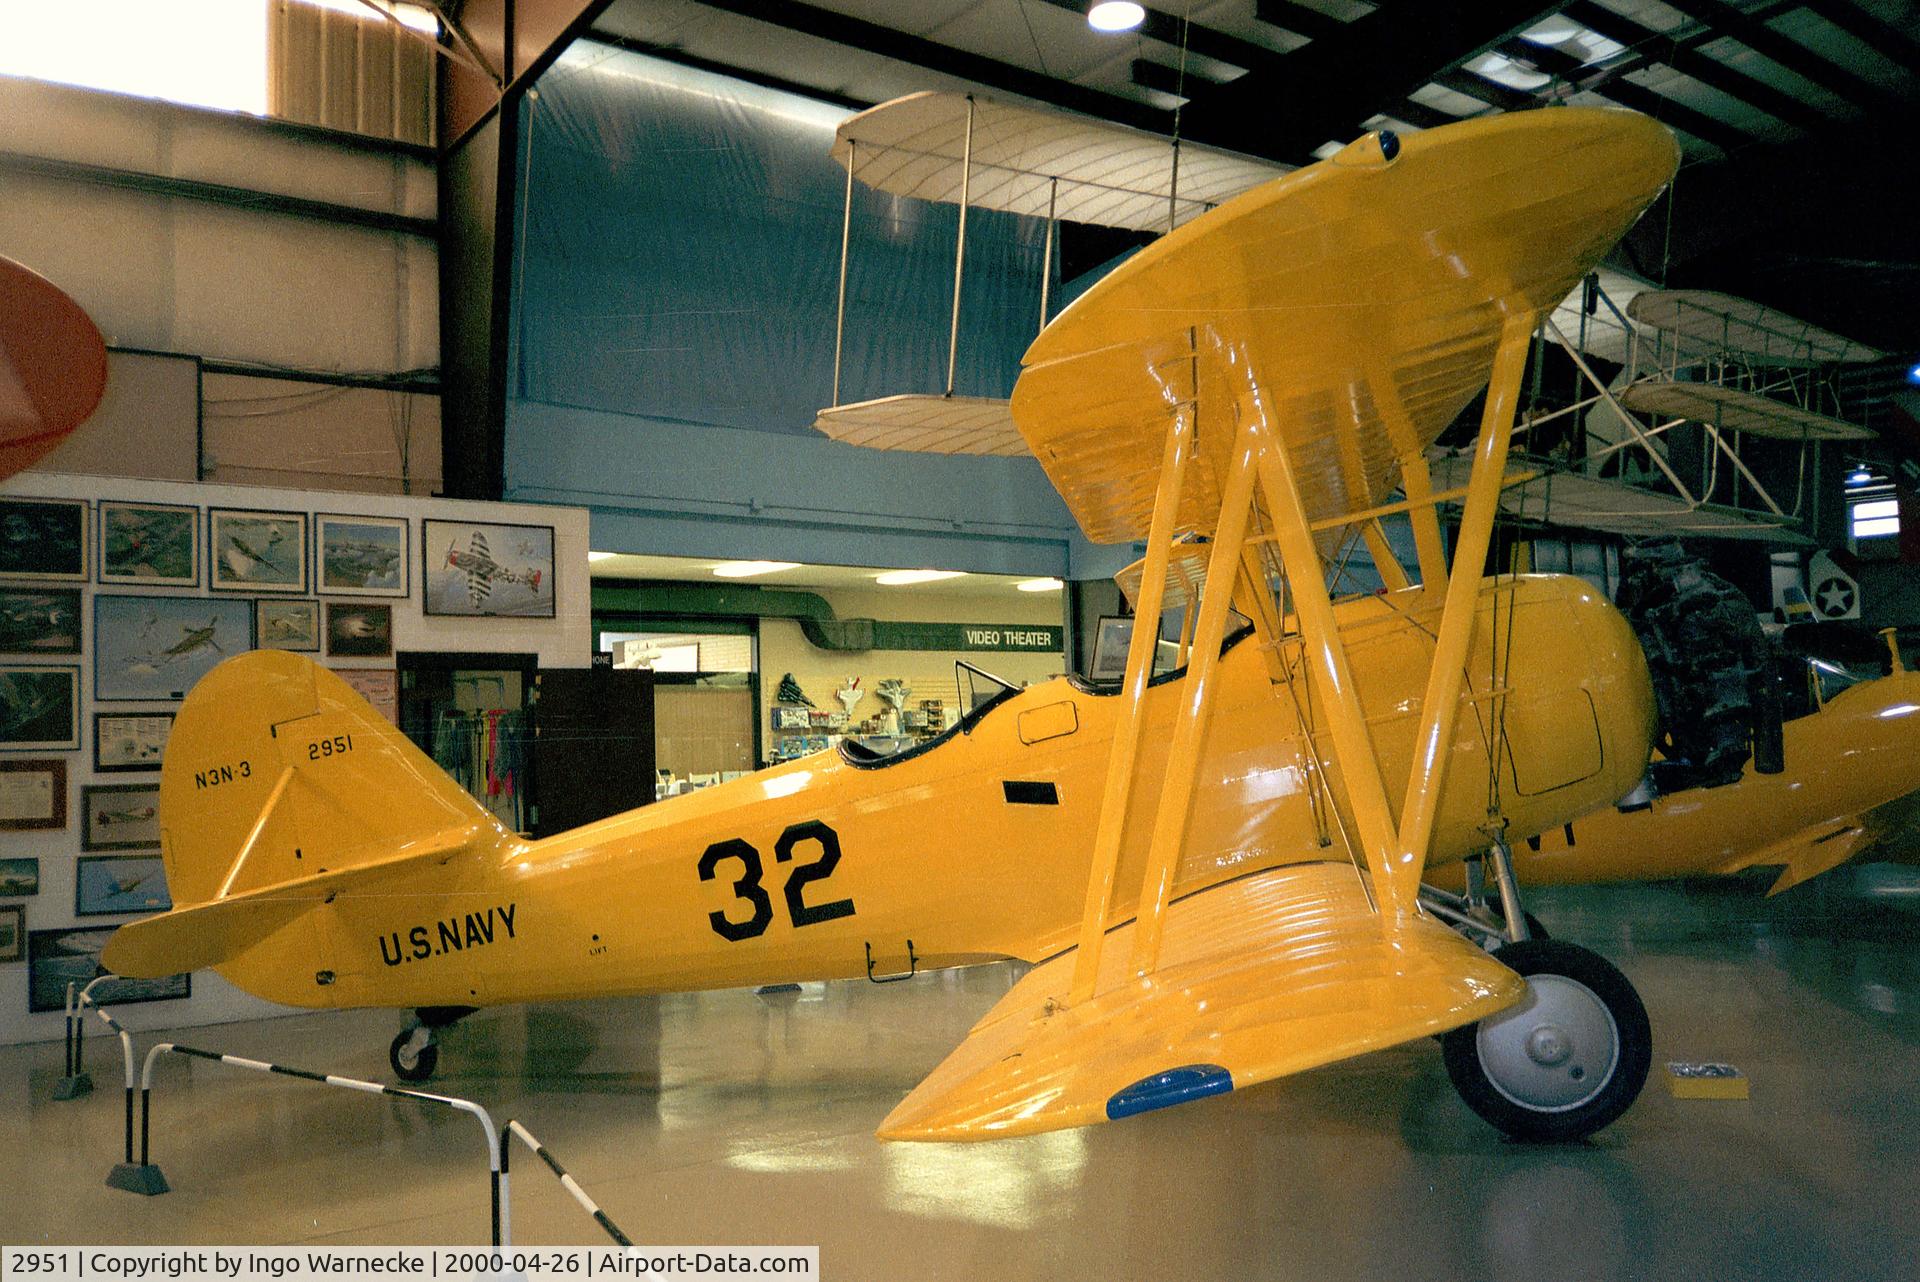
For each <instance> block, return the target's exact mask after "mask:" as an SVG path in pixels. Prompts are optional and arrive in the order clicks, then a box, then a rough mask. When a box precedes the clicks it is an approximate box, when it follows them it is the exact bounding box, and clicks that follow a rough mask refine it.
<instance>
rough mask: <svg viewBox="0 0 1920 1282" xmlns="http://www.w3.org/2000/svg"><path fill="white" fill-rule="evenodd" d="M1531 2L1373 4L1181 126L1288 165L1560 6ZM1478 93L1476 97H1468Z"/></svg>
mask: <svg viewBox="0 0 1920 1282" xmlns="http://www.w3.org/2000/svg"><path fill="white" fill-rule="evenodd" d="M1559 7H1560V6H1559V5H1557V4H1544V5H1543V4H1541V3H1540V0H1473V2H1469V0H1428V3H1425V4H1422V5H1421V6H1420V7H1419V11H1418V14H1417V16H1416V15H1415V14H1414V13H1413V11H1412V10H1398V9H1394V8H1385V9H1375V10H1374V11H1373V12H1371V13H1368V14H1366V15H1364V16H1362V17H1359V18H1356V19H1354V20H1353V21H1352V22H1348V23H1343V24H1342V25H1341V26H1340V28H1339V29H1338V30H1335V31H1330V32H1329V33H1328V34H1326V35H1324V36H1321V37H1319V38H1317V39H1315V40H1313V41H1312V43H1310V44H1307V45H1305V46H1303V47H1302V48H1299V49H1296V50H1294V51H1293V52H1292V53H1290V54H1287V55H1286V63H1285V66H1284V68H1282V69H1280V70H1279V71H1277V72H1276V73H1274V74H1265V73H1263V72H1259V71H1253V70H1252V69H1249V71H1250V74H1248V75H1246V76H1243V77H1241V78H1240V79H1238V80H1235V81H1233V82H1231V83H1230V84H1226V85H1222V86H1221V87H1220V88H1219V89H1218V90H1215V91H1213V92H1211V93H1208V94H1207V95H1206V96H1205V97H1204V98H1200V99H1196V100H1195V101H1193V102H1191V103H1189V104H1188V106H1187V109H1186V111H1185V112H1184V113H1183V115H1182V118H1181V120H1182V128H1183V131H1184V132H1186V133H1188V134H1189V135H1191V136H1192V137H1193V138H1194V139H1196V140H1198V141H1204V142H1208V143H1211V144H1213V145H1216V146H1221V147H1227V148H1231V149H1233V150H1236V151H1242V152H1247V153H1249V154H1252V155H1259V156H1269V157H1272V158H1273V159H1276V160H1283V161H1287V162H1290V163H1297V162H1299V161H1300V160H1301V159H1302V158H1303V157H1305V156H1307V155H1309V154H1311V153H1312V152H1313V150H1314V149H1315V148H1317V147H1319V146H1320V145H1321V144H1322V143H1324V142H1326V141H1327V140H1328V139H1329V138H1340V139H1345V138H1348V137H1351V136H1352V132H1353V128H1354V123H1355V122H1356V121H1362V120H1365V119H1367V118H1368V117H1370V116H1372V115H1374V114H1375V113H1377V112H1383V111H1385V112H1390V111H1392V110H1393V107H1392V106H1391V105H1390V104H1393V103H1396V102H1398V101H1399V100H1400V99H1402V98H1404V97H1406V96H1407V95H1408V94H1410V93H1412V92H1413V91H1414V90H1416V89H1418V88H1419V87H1420V86H1421V85H1423V84H1425V83H1427V82H1428V81H1430V80H1433V79H1434V74H1433V73H1434V72H1435V71H1436V70H1437V69H1441V68H1447V67H1453V66H1456V65H1458V64H1459V63H1460V62H1462V61H1464V60H1465V59H1467V58H1471V57H1472V56H1474V55H1475V54H1477V53H1479V52H1480V51H1481V50H1483V49H1486V48H1489V47H1491V46H1492V45H1494V44H1497V43H1499V42H1500V41H1501V40H1502V39H1504V38H1505V37H1507V36H1510V35H1513V34H1515V33H1517V32H1519V31H1522V30H1524V29H1526V28H1527V27H1530V26H1532V25H1533V24H1534V23H1536V22H1539V21H1540V20H1541V19H1542V18H1543V17H1546V16H1548V15H1550V14H1553V13H1556V12H1558V11H1559ZM1476 96H1477V95H1476Z"/></svg>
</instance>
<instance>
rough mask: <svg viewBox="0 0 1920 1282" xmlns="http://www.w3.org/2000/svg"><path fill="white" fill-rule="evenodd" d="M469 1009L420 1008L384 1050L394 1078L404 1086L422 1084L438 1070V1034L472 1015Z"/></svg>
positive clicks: (445, 1007)
mask: <svg viewBox="0 0 1920 1282" xmlns="http://www.w3.org/2000/svg"><path fill="white" fill-rule="evenodd" d="M474 1010H475V1008H474V1007H472V1006H422V1007H421V1008H420V1009H419V1010H417V1011H415V1012H414V1016H413V1019H412V1020H411V1021H410V1022H409V1023H408V1024H407V1026H406V1027H405V1028H403V1029H401V1030H400V1034H399V1036H397V1037H395V1038H394V1039H393V1044H392V1045H391V1046H389V1047H388V1048H387V1062H388V1063H390V1064H391V1065H393V1075H394V1076H395V1077H398V1078H399V1079H400V1080H401V1081H403V1082H424V1081H426V1080H427V1079H428V1078H430V1077H432V1076H433V1071H434V1069H436V1068H438V1067H439V1066H440V1030H441V1029H443V1028H451V1027H452V1026H453V1025H454V1024H455V1023H456V1022H458V1021H459V1020H461V1019H463V1018H465V1017H466V1016H468V1015H471V1014H472V1013H473V1012H474Z"/></svg>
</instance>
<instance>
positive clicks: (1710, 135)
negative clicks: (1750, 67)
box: [1497, 38, 1758, 151]
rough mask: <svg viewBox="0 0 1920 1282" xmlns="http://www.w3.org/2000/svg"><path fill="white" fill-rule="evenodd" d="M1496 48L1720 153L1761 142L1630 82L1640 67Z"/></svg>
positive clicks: (1524, 46)
mask: <svg viewBox="0 0 1920 1282" xmlns="http://www.w3.org/2000/svg"><path fill="white" fill-rule="evenodd" d="M1497 47H1498V49H1499V51H1500V52H1501V53H1502V54H1504V55H1506V56H1507V57H1509V58H1514V59H1518V60H1522V61H1526V62H1530V63H1532V65H1533V66H1534V67H1536V68H1538V69H1539V70H1540V71H1542V72H1545V73H1546V74H1548V75H1550V76H1554V77H1557V78H1558V79H1561V80H1564V81H1566V82H1567V83H1568V84H1570V85H1573V86H1574V87H1575V88H1578V89H1582V90H1585V91H1586V92H1588V93H1597V94H1600V95H1601V96H1602V97H1605V98H1607V99H1609V100H1611V101H1613V102H1617V103H1619V104H1620V105H1621V106H1622V107H1631V108H1632V109H1633V110H1635V111H1638V112H1642V113H1644V114H1646V115H1649V116H1652V117H1653V118H1654V119H1655V120H1658V121H1661V122H1662V123H1664V124H1669V125H1672V126H1673V127H1674V128H1676V129H1683V130H1685V131H1686V132H1687V133H1690V134H1692V135H1693V136H1694V137H1695V138H1698V139H1700V140H1701V141H1702V142H1706V143H1711V144H1712V145H1713V146H1715V147H1718V148H1719V149H1720V150H1721V151H1734V150H1737V149H1738V148H1741V147H1744V146H1747V145H1748V144H1750V143H1753V142H1755V141H1758V140H1757V139H1756V137H1755V136H1754V135H1753V134H1750V133H1748V132H1747V131H1746V130H1744V129H1742V128H1740V127H1739V126H1738V125H1732V124H1728V123H1727V122H1726V121H1724V120H1719V119H1716V118H1715V117H1713V116H1710V115H1708V114H1707V113H1705V112H1703V111H1699V110H1696V109H1695V108H1693V107H1689V106H1687V104H1685V103H1683V102H1680V101H1679V100H1677V99H1674V98H1671V97H1668V96H1667V95H1666V94H1663V93H1659V92H1657V91H1655V90H1652V89H1649V88H1647V87H1646V86H1645V85H1637V84H1635V83H1634V82H1633V81H1631V80H1628V79H1627V72H1629V71H1632V70H1635V69H1636V68H1637V65H1638V64H1635V65H1634V66H1616V67H1607V68H1600V67H1590V66H1588V65H1587V64H1585V63H1583V62H1581V61H1580V60H1579V59H1578V58H1575V57H1572V56H1570V55H1568V54H1564V53H1561V52H1560V51H1559V50H1558V49H1553V48H1549V47H1546V46H1543V45H1533V44H1528V43H1527V42H1526V41H1524V40H1520V39H1518V38H1516V39H1513V40H1507V41H1503V42H1502V43H1501V44H1500V45H1499V46H1497Z"/></svg>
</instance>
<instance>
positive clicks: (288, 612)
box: [254, 600, 320, 651]
mask: <svg viewBox="0 0 1920 1282" xmlns="http://www.w3.org/2000/svg"><path fill="white" fill-rule="evenodd" d="M254 610H255V612H256V614H257V615H258V618H257V619H256V621H255V624H254V638H255V640H256V641H257V642H258V643H259V647H260V648H261V649H262V650H301V651H311V650H318V649H319V648H320V603H319V602H318V601H269V600H263V601H256V602H255V603H254Z"/></svg>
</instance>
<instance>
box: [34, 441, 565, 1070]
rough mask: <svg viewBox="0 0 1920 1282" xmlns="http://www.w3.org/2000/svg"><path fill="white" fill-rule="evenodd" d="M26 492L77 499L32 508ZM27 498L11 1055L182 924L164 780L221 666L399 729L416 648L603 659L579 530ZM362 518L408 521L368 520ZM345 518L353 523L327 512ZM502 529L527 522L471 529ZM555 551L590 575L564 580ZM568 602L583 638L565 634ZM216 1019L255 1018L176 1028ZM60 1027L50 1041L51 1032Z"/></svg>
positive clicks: (217, 498) (65, 489) (210, 492)
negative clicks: (174, 918)
mask: <svg viewBox="0 0 1920 1282" xmlns="http://www.w3.org/2000/svg"><path fill="white" fill-rule="evenodd" d="M23 485H34V486H36V487H41V486H44V487H45V488H47V489H50V490H52V491H54V492H52V493H39V492H35V493H13V492H11V491H15V490H18V489H20V488H21V487H22V486H23ZM6 488H7V490H8V491H9V492H7V493H0V1044H6V1043H9V1042H13V1041H19V1040H27V1039H31V1038H32V1037H34V1036H56V1037H57V1036H58V1032H59V1029H58V1019H57V1016H42V1015H34V1016H33V1017H32V1018H31V1019H29V1018H28V1012H29V1010H31V1011H34V1012H39V1011H55V1012H57V1011H58V1010H59V1009H60V1007H61V1005H62V1004H63V1002H64V996H65V986H66V984H67V983H68V982H69V981H70V980H72V981H77V982H81V983H85V982H87V981H88V980H90V979H92V978H93V977H94V976H96V975H98V974H100V973H101V972H100V969H99V961H98V958H99V952H100V950H101V948H103V947H104V946H105V942H106V940H107V938H109V937H110V936H111V933H112V931H113V930H114V929H115V928H116V927H117V926H118V925H119V924H121V923H123V922H125V921H130V920H134V919H136V918H138V917H140V916H143V915H146V914H150V913H154V912H163V911H166V910H167V909H168V908H169V907H170V906H171V902H172V901H171V898H170V896H169V894H168V891H167V884H166V867H165V860H164V859H163V857H162V854H161V828H160V819H161V810H160V796H159V792H160V778H161V765H162V762H163V760H164V758H165V753H166V749H167V743H168V740H169V738H170V736H171V733H172V730H173V727H174V723H175V720H176V718H177V715H178V712H179V709H180V706H181V702H182V700H184V699H185V698H186V696H187V694H188V693H189V692H190V691H191V690H192V688H193V686H194V683H195V682H197V681H198V680H199V679H200V678H201V677H203V676H205V675H206V673H207V672H209V671H211V670H212V669H213V668H214V667H215V666H217V665H218V664H220V663H221V662H224V661H225V660H227V659H229V658H232V657H233V656H235V655H238V654H244V653H246V652H248V651H250V650H254V649H280V650H287V651H291V652H295V653H300V654H304V655H306V656H307V657H309V658H311V659H312V660H314V661H315V662H317V663H321V664H324V665H326V666H328V667H330V668H333V669H334V670H335V671H337V672H339V673H340V675H341V676H342V678H343V679H345V680H346V681H347V682H348V683H349V685H351V686H352V687H353V688H354V689H355V690H357V691H359V692H360V693H361V694H362V695H363V696H364V697H366V698H367V699H368V700H369V702H371V703H372V704H373V705H374V707H375V708H376V709H377V710H378V711H379V712H380V713H381V714H382V715H384V716H386V717H388V718H389V719H392V720H397V719H398V702H399V700H398V682H397V679H396V672H395V668H394V664H395V651H396V648H405V649H410V650H455V651H457V650H464V649H473V650H481V651H488V652H498V651H503V650H515V651H522V652H534V653H537V654H538V655H539V657H540V662H541V663H542V664H543V665H546V666H585V665H586V664H587V662H588V661H589V656H590V647H589V644H588V637H589V630H588V626H587V609H588V600H587V586H586V584H587V576H586V572H585V563H586V548H587V519H586V514H585V513H584V512H582V511H579V510H577V509H552V510H551V512H550V513H549V510H548V509H535V508H527V507H524V506H520V505H509V504H473V503H459V502H449V501H445V500H434V499H411V498H404V499H402V498H393V497H386V498H381V497H378V496H363V499H361V500H349V499H346V498H345V497H344V496H339V495H317V494H305V493H299V492H293V491H276V490H269V489H258V490H253V489H246V488H242V487H236V486H221V485H203V484H202V485H196V484H189V483H157V484H155V483H148V482H131V481H129V482H117V481H111V480H105V479H103V478H92V477H89V478H82V477H60V476H54V475H49V476H45V477H36V476H33V475H31V474H29V475H24V476H22V477H19V478H15V479H14V480H13V481H11V482H9V483H8V484H7V487H6ZM102 492H104V493H102ZM81 495H88V497H80V496H81ZM362 502H364V504H365V506H366V507H369V508H377V507H383V506H384V507H387V508H389V509H390V510H388V511H385V512H380V511H358V512H356V511H354V510H353V509H354V508H355V507H359V506H361V504H362ZM329 503H331V504H332V505H336V506H338V507H341V508H344V509H346V510H344V511H325V510H318V509H319V508H321V507H323V506H326V505H328V504H329ZM393 509H398V510H393ZM430 514H431V515H430ZM496 514H497V515H499V516H502V517H508V516H513V517H525V518H527V519H523V520H512V519H507V520H497V521H495V520H477V519H464V518H466V517H468V516H480V515H489V516H491V515H496ZM443 518H444V519H443ZM541 518H544V519H541ZM556 547H564V548H565V549H566V551H567V555H568V556H569V557H570V558H572V559H574V560H577V561H578V563H579V564H578V566H577V568H569V569H566V570H565V571H564V572H562V569H561V565H560V564H559V563H557V561H556ZM423 571H424V573H423ZM436 576H437V577H436ZM563 578H565V579H567V583H566V584H565V585H564V586H563V585H562V584H560V583H558V582H557V581H556V580H558V579H563ZM430 584H431V585H432V588H433V590H434V591H435V592H436V593H437V595H435V596H434V599H433V600H431V601H430V600H429V599H428V597H429V585H430ZM562 602H564V603H565V605H566V606H567V607H568V608H569V609H572V610H574V611H575V612H576V614H577V618H574V617H565V618H563V617H562V616H561V615H560V614H559V609H560V604H559V603H562ZM440 615H446V616H451V617H449V618H448V619H447V621H446V622H445V623H437V622H434V619H435V617H436V616H440ZM575 650H577V652H578V653H577V654H574V653H573V651H575ZM213 987H214V988H215V989H216V990H219V989H221V988H222V987H223V986H222V985H218V984H216V985H213ZM94 991H95V994H96V996H103V997H104V999H105V1000H106V1001H109V1002H175V1001H178V1000H181V999H188V998H192V1003H193V1006H194V1008H196V1009H197V1008H198V1007H199V1006H201V1005H203V1004H204V1002H205V1000H206V999H207V995H206V994H205V993H202V994H201V995H200V996H199V997H193V985H192V983H191V981H190V979H189V977H188V976H185V975H180V976H173V977H169V978H167V979H162V980H152V981H138V982H135V981H123V980H115V981H113V982H112V983H110V984H103V985H102V986H101V987H100V988H98V989H95V990H94ZM213 1000H215V1001H216V1002H217V1001H219V1000H222V998H221V996H220V995H218V994H217V993H216V996H215V997H214V998H213ZM224 1000H226V1002H227V1004H228V1006H229V1007H231V1006H232V1003H233V1001H234V1000H235V995H232V994H231V990H227V995H226V996H225V998H224ZM239 1000H242V1001H246V1000H251V999H245V998H239ZM263 1013H264V1012H263ZM212 1017H223V1018H232V1017H234V1016H233V1014H232V1013H231V1012H230V1011H229V1012H228V1013H226V1014H223V1015H220V1016H213V1015H209V1016H207V1017H203V1019H195V1018H194V1017H193V1016H192V1015H191V1014H190V1013H188V1014H167V1015H161V1016H156V1018H158V1019H159V1020H160V1021H161V1022H165V1023H175V1024H178V1023H193V1022H204V1018H212ZM46 1018H53V1019H54V1023H53V1025H52V1031H51V1032H48V1031H46V1028H45V1026H44V1025H36V1024H35V1022H34V1021H41V1020H44V1019H46ZM36 1026H38V1027H39V1028H40V1031H39V1032H38V1033H32V1032H30V1031H29V1030H31V1029H33V1028H35V1027H36Z"/></svg>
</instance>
